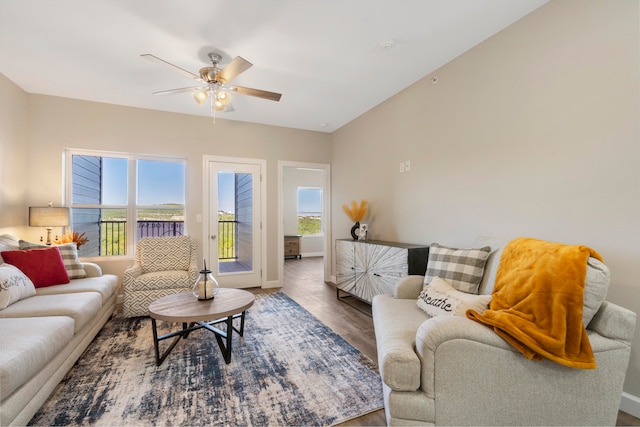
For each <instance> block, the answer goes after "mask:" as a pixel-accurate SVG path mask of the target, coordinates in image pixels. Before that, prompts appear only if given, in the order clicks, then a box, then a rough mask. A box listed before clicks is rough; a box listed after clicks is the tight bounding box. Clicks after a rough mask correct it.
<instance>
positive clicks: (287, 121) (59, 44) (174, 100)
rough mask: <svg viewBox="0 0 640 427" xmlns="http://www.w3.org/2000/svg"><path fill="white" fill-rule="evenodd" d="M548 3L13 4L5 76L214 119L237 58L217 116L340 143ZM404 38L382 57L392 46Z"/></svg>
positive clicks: (35, 88)
mask: <svg viewBox="0 0 640 427" xmlns="http://www.w3.org/2000/svg"><path fill="white" fill-rule="evenodd" d="M547 1H548V0H394V1H389V0H259V1H258V0H236V1H231V0H227V1H225V0H190V1H177V0H91V1H87V0H56V1H52V0H2V1H0V73H2V74H4V75H5V76H6V77H7V78H9V79H10V80H11V81H13V82H14V83H16V84H17V85H18V86H20V87H21V88H22V89H24V90H25V91H27V92H29V93H35V94H45V95H53V96H61V97H66V98H73V99H81V100H88V101H96V102H104V103H109V104H117V105H126V106H132V107H140V108H148V109H153V110H162V111H171V112H176V113H184V114H190V115H199V116H209V114H210V108H209V106H208V105H206V104H205V105H198V104H196V102H195V101H194V100H193V98H192V97H191V95H190V94H189V93H180V94H174V95H165V96H157V95H152V93H153V92H157V91H162V90H167V89H174V88H181V87H187V86H193V83H195V82H194V81H193V80H190V79H189V78H187V77H185V76H184V75H182V74H179V73H177V72H175V71H174V70H172V69H170V68H168V67H164V66H162V65H159V64H156V63H153V62H151V61H147V60H145V59H143V58H141V57H140V55H141V54H143V53H151V54H153V55H155V56H158V57H160V58H162V59H164V60H166V61H168V62H171V63H173V64H175V65H177V66H179V67H181V68H184V69H186V70H189V71H191V72H193V73H195V74H197V73H198V70H199V69H200V68H201V67H203V66H207V65H210V63H209V60H208V58H207V53H208V52H210V51H212V50H215V51H217V52H222V53H223V54H224V57H223V60H222V64H221V65H222V66H224V65H226V64H227V63H228V62H229V61H230V60H231V59H233V58H234V57H235V56H242V57H243V58H245V59H247V60H248V61H250V62H251V63H253V67H251V68H250V69H248V70H247V71H245V72H244V73H242V74H240V75H239V76H238V77H237V78H236V79H235V80H233V84H236V85H239V86H247V87H251V88H257V89H264V90H268V91H272V92H280V93H282V99H281V100H280V102H274V101H268V100H264V99H260V98H254V97H248V96H242V95H237V94H236V95H234V96H233V105H234V107H235V111H234V112H231V113H218V115H217V117H219V118H226V119H231V120H239V121H245V122H253V123H262V124H269V125H276V126H285V127H291V128H298V129H308V130H315V131H321V132H332V131H334V130H336V129H338V128H339V127H341V126H342V125H344V124H346V123H348V122H349V121H351V120H353V119H355V118H356V117H358V116H359V115H361V114H363V113H364V112H366V111H367V110H369V109H371V108H372V107H374V106H376V105H378V104H379V103H381V102H382V101H384V100H385V99H387V98H389V97H391V96H393V95H394V94H396V93H398V92H399V91H401V90H402V89H404V88H406V87H407V86H409V85H411V84H412V83H414V82H416V81H417V80H419V79H421V78H422V77H425V76H427V75H430V74H431V73H434V72H436V71H437V69H438V68H439V67H441V66H442V65H444V64H446V63H447V62H449V61H451V60H452V59H454V58H456V57H457V56H459V55H460V54H462V53H463V52H465V51H467V50H469V49H471V48H472V47H473V46H475V45H477V44H479V43H481V42H482V41H483V40H486V39H487V38H489V37H490V36H492V35H493V34H495V33H497V32H499V31H500V30H502V29H503V28H505V27H507V26H509V25H510V24H512V23H513V22H515V21H517V20H518V19H520V18H522V17H523V16H525V15H527V14H528V13H530V12H532V11H533V10H535V9H537V8H538V7H540V6H542V5H543V4H544V3H546V2H547ZM386 40H393V41H394V43H393V47H392V48H390V49H382V48H381V47H380V44H381V42H383V41H386Z"/></svg>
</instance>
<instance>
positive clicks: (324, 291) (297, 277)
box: [255, 257, 640, 426]
mask: <svg viewBox="0 0 640 427" xmlns="http://www.w3.org/2000/svg"><path fill="white" fill-rule="evenodd" d="M278 290H279V289H275V290H256V291H255V292H277V291H278ZM282 291H283V292H284V293H286V294H287V295H288V296H289V297H291V298H292V299H293V300H295V301H296V302H298V304H300V305H301V306H303V307H304V308H306V309H307V310H308V311H309V312H310V313H312V314H313V315H314V316H315V317H316V318H318V319H319V320H320V321H321V322H322V323H324V324H325V325H327V326H328V327H330V328H331V329H333V330H334V331H335V332H336V333H338V334H339V335H340V336H342V337H343V338H344V339H346V340H347V341H349V342H350V343H351V345H353V346H354V347H355V348H357V349H358V350H360V351H361V352H362V353H363V354H365V355H367V356H369V357H370V358H371V360H373V361H374V362H376V363H377V360H378V358H377V352H376V344H375V342H376V341H375V335H374V331H373V321H372V319H371V317H370V316H368V315H366V314H363V313H362V312H361V311H359V310H356V309H354V308H352V307H350V306H349V305H347V304H345V303H344V302H342V301H339V300H338V299H337V298H336V289H335V286H334V285H333V284H330V283H325V282H324V278H323V260H322V258H321V257H312V258H302V259H295V260H294V259H290V260H286V261H285V263H284V279H283V287H282ZM359 306H360V308H363V309H364V310H365V311H366V310H367V309H369V312H370V308H369V307H368V306H367V305H364V304H360V305H359ZM385 423H386V419H385V415H384V410H379V411H376V412H373V413H371V414H368V415H365V416H362V417H359V418H356V419H354V420H351V421H349V422H347V423H344V424H342V425H344V426H384V425H385ZM616 425H618V426H640V419H638V418H635V417H633V416H631V415H629V414H626V413H624V412H619V414H618V420H617V423H616Z"/></svg>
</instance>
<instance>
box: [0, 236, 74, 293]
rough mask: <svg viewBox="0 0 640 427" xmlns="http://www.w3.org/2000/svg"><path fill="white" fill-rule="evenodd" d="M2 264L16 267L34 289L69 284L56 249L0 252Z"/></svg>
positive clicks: (62, 262) (58, 251)
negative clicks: (30, 282)
mask: <svg viewBox="0 0 640 427" xmlns="http://www.w3.org/2000/svg"><path fill="white" fill-rule="evenodd" d="M1 255H2V259H4V262H6V263H9V264H11V265H14V266H16V267H18V268H19V269H20V270H21V271H22V272H23V273H24V274H25V275H26V276H27V277H28V278H29V279H31V281H32V282H33V285H34V286H35V287H36V288H44V287H45V286H51V285H62V284H64V283H69V275H68V274H67V270H66V269H65V268H64V261H63V260H62V255H61V254H60V250H59V249H58V248H56V247H55V246H54V247H51V248H46V249H30V250H28V251H6V252H2V253H1Z"/></svg>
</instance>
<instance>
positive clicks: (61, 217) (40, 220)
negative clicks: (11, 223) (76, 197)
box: [29, 207, 69, 227]
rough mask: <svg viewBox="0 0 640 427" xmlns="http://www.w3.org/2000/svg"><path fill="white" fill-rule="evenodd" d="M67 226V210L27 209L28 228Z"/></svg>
mask: <svg viewBox="0 0 640 427" xmlns="http://www.w3.org/2000/svg"><path fill="white" fill-rule="evenodd" d="M67 225H69V208H53V207H46V208H40V207H29V226H31V227H66V226H67Z"/></svg>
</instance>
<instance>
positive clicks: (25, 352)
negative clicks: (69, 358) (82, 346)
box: [0, 316, 74, 400]
mask: <svg viewBox="0 0 640 427" xmlns="http://www.w3.org/2000/svg"><path fill="white" fill-rule="evenodd" d="M73 324H74V322H73V319H71V318H70V317H66V316H53V317H36V318H33V317H22V318H11V319H0V399H2V400H4V398H5V397H7V396H9V395H10V394H11V393H13V392H14V391H15V390H17V389H18V388H19V387H20V386H21V385H23V384H24V383H25V382H27V381H28V380H29V379H30V378H31V377H33V376H34V375H35V374H37V373H38V372H39V371H40V370H41V369H42V368H44V367H45V365H46V364H47V363H48V362H49V361H50V360H51V359H53V358H54V357H55V356H56V354H58V353H59V352H60V351H61V350H62V349H63V348H64V347H65V346H66V345H67V344H68V343H69V342H70V341H71V339H72V338H73ZM16 332H19V333H16Z"/></svg>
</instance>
